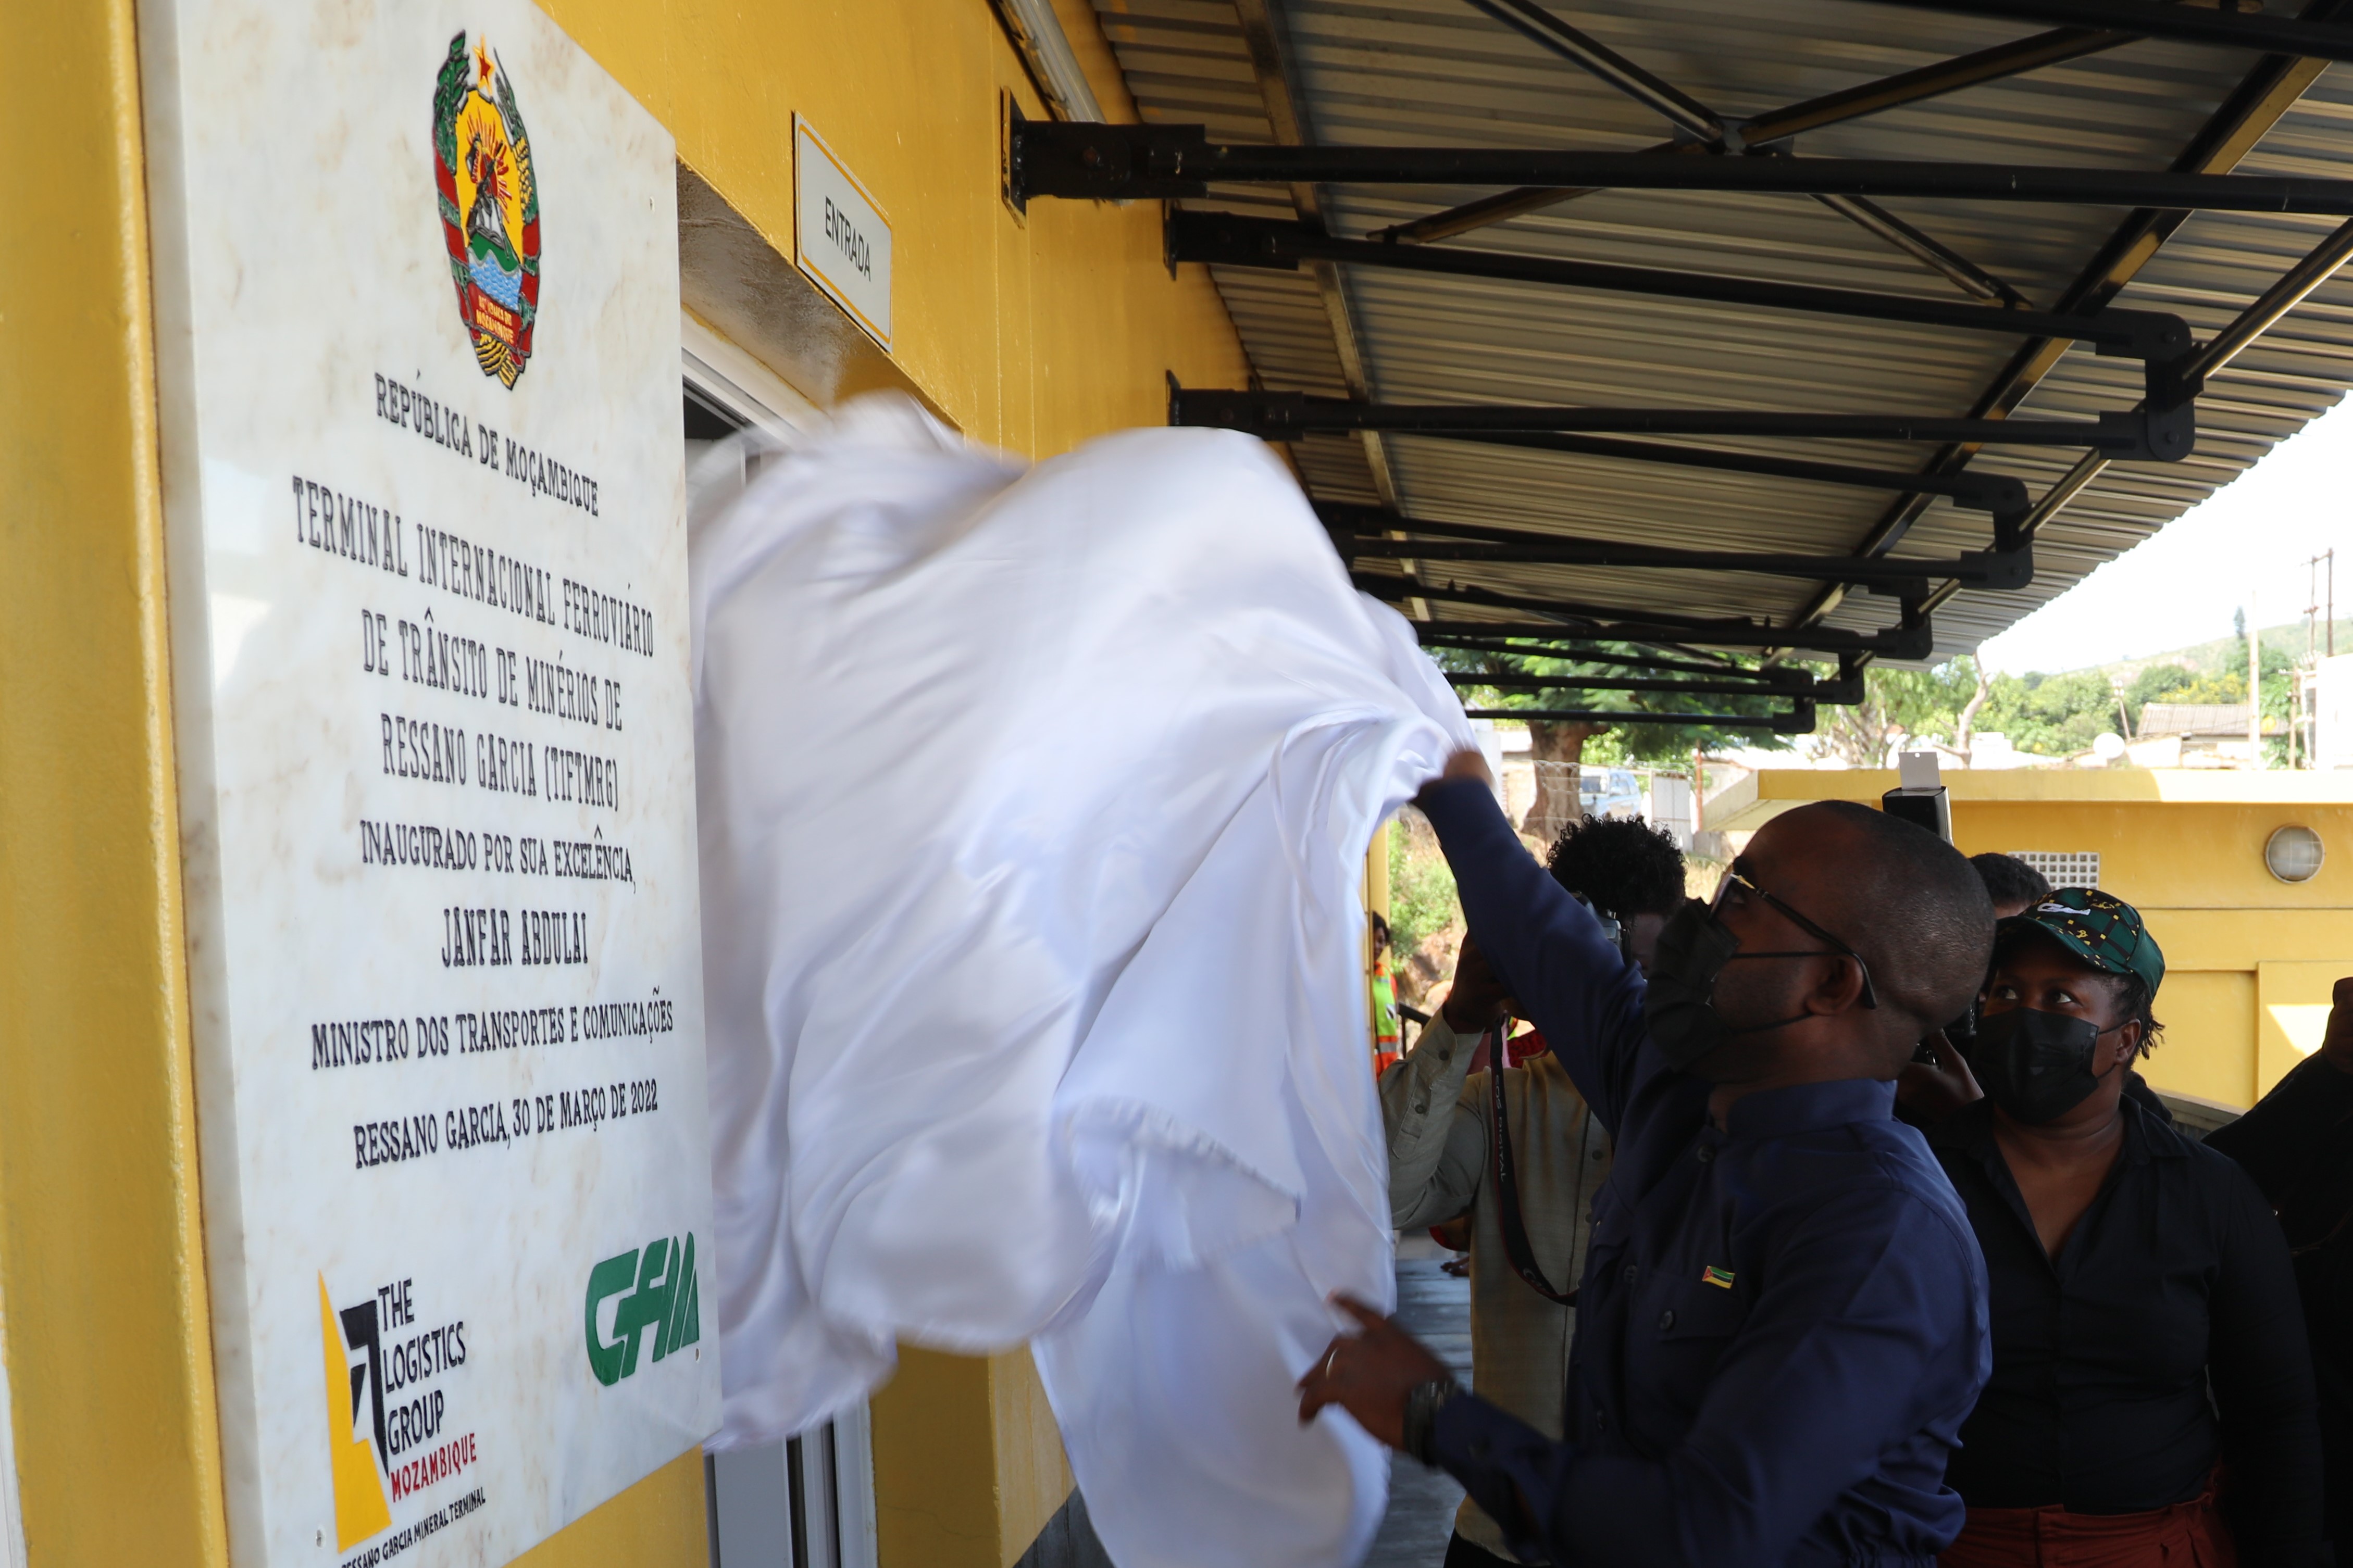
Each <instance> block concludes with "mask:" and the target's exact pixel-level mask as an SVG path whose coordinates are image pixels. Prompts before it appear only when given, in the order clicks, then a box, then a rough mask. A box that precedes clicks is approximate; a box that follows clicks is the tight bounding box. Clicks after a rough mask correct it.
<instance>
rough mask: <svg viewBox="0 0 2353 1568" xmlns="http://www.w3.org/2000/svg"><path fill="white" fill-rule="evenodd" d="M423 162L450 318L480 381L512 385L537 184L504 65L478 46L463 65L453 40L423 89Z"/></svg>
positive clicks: (531, 296) (530, 277)
mask: <svg viewBox="0 0 2353 1568" xmlns="http://www.w3.org/2000/svg"><path fill="white" fill-rule="evenodd" d="M433 159H434V164H435V168H434V171H433V174H434V182H435V184H438V186H439V187H440V192H441V232H442V236H443V237H444V238H446V239H447V240H448V243H449V278H450V281H452V282H454V283H455V284H457V286H458V319H459V321H463V322H465V324H466V330H467V331H469V332H470V333H472V334H473V338H474V358H475V359H476V360H477V361H478V362H480V364H481V367H482V374H484V375H495V376H497V377H498V378H499V380H500V382H501V383H502V384H505V385H507V386H512V385H513V384H515V378H516V377H518V376H520V375H522V367H523V366H524V364H525V363H528V362H529V361H530V359H531V330H532V326H533V322H535V321H537V320H538V319H539V182H538V181H537V180H536V179H534V178H533V175H532V171H531V138H530V137H529V136H527V135H525V134H524V132H523V128H522V113H521V111H520V110H517V109H516V108H515V98H514V87H513V84H512V83H511V82H510V81H509V80H508V79H507V72H506V68H505V66H503V65H501V63H499V61H498V59H497V58H496V57H494V56H493V55H492V54H491V48H490V45H489V44H488V42H487V41H486V42H483V43H480V44H477V45H476V46H475V47H474V49H473V51H472V54H471V57H470V58H469V55H468V52H467V49H466V35H465V34H463V33H459V35H458V36H457V37H454V38H452V39H450V40H449V58H448V59H446V60H444V61H442V62H441V75H440V78H439V79H438V80H437V81H436V82H435V83H434V86H433Z"/></svg>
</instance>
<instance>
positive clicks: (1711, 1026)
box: [1642, 863, 1879, 1070]
mask: <svg viewBox="0 0 2353 1568" xmlns="http://www.w3.org/2000/svg"><path fill="white" fill-rule="evenodd" d="M1728 893H1739V894H1742V895H1744V896H1747V897H1754V898H1757V899H1760V900H1763V901H1765V902H1766V903H1767V904H1770V905H1771V906H1772V907H1773V908H1775V909H1777V910H1780V911H1781V913H1782V914H1784V915H1786V916H1787V917H1788V919H1789V920H1790V921H1792V922H1793V923H1795V924H1796V925H1797V926H1798V927H1799V929H1800V930H1802V931H1806V932H1807V933H1808V934H1809V935H1811V936H1816V937H1819V938H1820V939H1821V940H1822V941H1823V942H1828V943H1829V944H1830V946H1829V948H1828V949H1827V950H1824V949H1820V948H1799V949H1775V950H1773V951H1771V952H1741V951H1740V939H1739V938H1738V937H1736V936H1735V935H1733V933H1732V931H1731V929H1730V928H1729V927H1727V926H1726V925H1725V923H1724V921H1722V920H1721V919H1719V918H1718V917H1717V915H1716V905H1715V904H1709V903H1704V902H1702V901H1701V900H1698V899H1688V900H1684V902H1683V908H1681V909H1679V910H1676V911H1675V912H1674V913H1673V914H1672V915H1670V916H1668V917H1667V923H1666V925H1665V926H1664V927H1663V928H1662V929H1661V931H1660V932H1659V950H1658V954H1657V956H1656V957H1655V958H1654V959H1652V961H1651V979H1650V988H1649V990H1648V991H1647V992H1646V993H1645V994H1644V996H1643V1000H1642V1018H1643V1022H1644V1023H1645V1024H1647V1025H1648V1026H1650V1031H1651V1044H1652V1045H1653V1046H1655V1047H1658V1051H1659V1054H1660V1055H1661V1056H1662V1057H1664V1058H1666V1060H1667V1065H1668V1066H1669V1067H1672V1068H1677V1069H1678V1070H1681V1069H1686V1068H1691V1067H1693V1066H1694V1065H1695V1064H1696V1063H1698V1062H1699V1061H1700V1060H1701V1059H1702V1058H1704V1057H1706V1056H1708V1055H1710V1054H1711V1053H1713V1052H1714V1051H1715V1049H1716V1048H1717V1047H1720V1046H1722V1045H1723V1044H1725V1042H1726V1041H1727V1040H1730V1039H1732V1038H1734V1037H1736V1036H1741V1035H1761V1034H1765V1033H1767V1032H1768V1031H1770V1030H1773V1029H1778V1028H1784V1027H1786V1026H1788V1025H1791V1024H1795V1023H1797V1022H1799V1020H1801V1019H1803V1018H1804V1017H1806V1016H1807V1015H1806V1014H1805V1013H1803V1012H1799V1013H1795V1014H1792V1015H1790V1016H1788V1017H1786V1018H1776V1019H1774V1020H1773V1021H1772V1022H1770V1023H1764V1024H1745V1025H1741V1026H1737V1027H1736V1026H1733V1025H1731V1024H1729V1023H1727V1022H1726V1021H1725V1017H1724V1016H1723V1015H1722V1014H1721V1013H1718V1012H1717V1011H1716V1010H1715V982H1716V977H1717V976H1718V975H1720V974H1722V973H1724V966H1725V964H1727V963H1732V962H1733V961H1734V960H1735V959H1741V958H1820V957H1822V956H1824V954H1825V951H1827V952H1829V953H1830V954H1832V955H1837V956H1842V957H1846V958H1851V959H1852V960H1853V961H1854V965H1855V967H1856V968H1857V969H1860V970H1862V998H1861V999H1862V1005H1864V1006H1866V1007H1876V1006H1877V1005H1879V998H1878V997H1877V995H1875V994H1873V990H1872V985H1871V970H1870V968H1869V966H1867V965H1866V964H1864V963H1863V962H1862V956H1861V955H1860V954H1858V953H1857V952H1855V951H1854V949H1852V948H1851V947H1849V946H1848V945H1847V944H1846V943H1845V942H1841V941H1840V940H1839V939H1838V938H1837V937H1834V936H1832V935H1831V933H1830V932H1828V931H1824V930H1823V929H1822V928H1821V927H1820V926H1818V925H1816V924H1815V923H1814V922H1813V921H1810V920H1808V919H1807V918H1806V917H1805V916H1803V915H1801V914H1799V912H1798V911H1797V910H1793V909H1791V908H1790V907H1789V906H1788V905H1787V904H1785V903H1783V902H1782V901H1781V900H1778V899H1777V898H1775V897H1774V896H1773V895H1772V894H1770V893H1768V892H1766V891H1765V890H1764V889H1762V888H1759V887H1757V885H1756V884H1755V883H1754V882H1751V881H1750V880H1749V879H1748V878H1747V876H1746V874H1745V873H1744V872H1743V870H1742V869H1741V868H1740V866H1739V865H1738V864H1737V863H1735V864H1734V866H1733V868H1732V869H1731V870H1729V871H1727V872H1726V873H1725V879H1724V886H1723V887H1722V888H1720V889H1718V890H1717V893H1716V900H1717V903H1719V904H1720V903H1721V902H1722V901H1723V900H1724V899H1725V895H1726V894H1728Z"/></svg>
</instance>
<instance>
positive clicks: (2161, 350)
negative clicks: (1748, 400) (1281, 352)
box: [1166, 208, 2190, 360]
mask: <svg viewBox="0 0 2353 1568" xmlns="http://www.w3.org/2000/svg"><path fill="white" fill-rule="evenodd" d="M1166 244H1167V252H1168V259H1169V260H1171V261H1201V262H1207V263H1209V264H1210V265H1212V266H1220V267H1258V268H1271V269H1273V270H1277V271H1285V272H1289V271H1296V270H1297V269H1298V268H1300V267H1302V266H1304V265H1306V264H1308V263H1310V262H1314V261H1340V262H1346V263H1347V264H1349V265H1351V266H1355V267H1387V268H1398V269H1401V270H1406V271H1413V272H1439V273H1446V274H1449V275H1451V276H1455V277H1463V278H1493V279H1501V280H1504V281H1506V282H1514V283H1546V284H1554V285H1557V286H1560V287H1563V288H1570V289H1602V290H1606V291H1609V292H1613V293H1621V294H1650V295H1656V296H1659V297H1661V298H1663V299H1670V300H1712V301H1715V302H1716V303H1720V304H1726V305H1758V306H1763V307H1765V308H1767V309H1769V310H1805V311H1810V312H1813V313H1817V314H1821V315H1832V316H1853V317H1859V318H1862V319H1863V320H1866V321H1905V322H1909V323H1912V324H1915V325H1918V326H1930V327H1957V328H1960V329H1963V330H1965V331H1986V332H2010V333H2013V334H2018V335H2022V336H2026V337H2040V336H2048V337H2063V338H2071V339H2073V340H2074V341H2076V342H2085V343H2090V344H2093V345H2094V347H2096V348H2097V349H2098V350H2099V351H2100V352H2101V353H2106V354H2117V355H2125V356H2128V357H2131V358H2135V359H2144V360H2155V359H2170V358H2174V357H2176V356H2179V355H2180V354H2184V353H2188V352H2189V347H2190V338H2189V323H2188V322H2187V321H2183V320H2182V319H2181V318H2180V317H2179V316H2176V315H2171V314H2168V313H2166V312H2163V311H2158V310H2113V309H2112V310H2103V311H2101V312H2099V313H2098V314H2097V315H2094V316H2063V315H2061V314H2059V313H2057V312H2056V311H2051V310H2003V309H2001V308H2000V307H1999V306H1994V305H1965V304H1962V303H1960V302H1958V301H1957V300H1926V299H1922V298H1919V297H1917V296H1915V295H1908V294H1877V293H1870V292H1867V291H1865V290H1862V289H1823V288H1816V287H1813V286H1810V285H1807V284H1799V283H1768V282H1763V281H1760V280H1757V279H1747V278H1712V277H1709V276H1707V275H1706V274H1704V273H1699V272H1668V271H1662V270H1659V269H1656V268H1647V267H1619V266H1614V265H1610V264H1607V263H1602V262H1592V261H1563V260H1555V259H1552V258H1547V257H1540V256H1512V255H1506V254H1502V253H1499V252H1495V251H1487V250H1460V249H1456V248H1454V247H1431V246H1419V245H1414V246H1408V245H1384V244H1382V243H1380V242H1379V241H1377V240H1369V239H1339V238H1335V237H1332V236H1330V235H1327V234H1325V233H1324V232H1323V231H1322V230H1320V229H1318V228H1315V227H1314V226H1309V225H1307V224H1301V223H1286V222H1284V221H1282V220H1281V219H1276V218H1253V217H1242V216H1237V215H1235V214H1232V213H1220V212H1187V211H1184V210H1181V209H1175V208H1172V209H1171V210H1170V211H1169V214H1168V220H1167V229H1166Z"/></svg>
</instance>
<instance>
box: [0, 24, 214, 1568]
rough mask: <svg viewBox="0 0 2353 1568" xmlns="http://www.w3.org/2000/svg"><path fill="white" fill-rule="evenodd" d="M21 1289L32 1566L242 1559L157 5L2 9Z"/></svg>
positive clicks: (2, 987)
mask: <svg viewBox="0 0 2353 1568" xmlns="http://www.w3.org/2000/svg"><path fill="white" fill-rule="evenodd" d="M0 58H5V59H10V60H14V61H16V62H18V64H19V65H20V66H21V67H22V68H23V69H22V70H21V72H20V73H19V74H20V76H21V79H20V80H19V81H17V83H16V86H15V88H14V89H12V90H11V91H9V92H8V93H7V94H5V97H0V145H5V146H6V147H8V148H9V149H11V155H10V156H9V157H8V158H7V159H6V160H5V169H6V174H5V175H4V176H0V181H4V182H5V183H0V205H5V210H6V212H7V214H8V221H7V222H6V223H5V225H0V429H5V431H6V432H7V434H6V437H5V438H0V996H5V997H6V998H7V1005H5V1007H0V1300H5V1301H6V1303H7V1310H8V1320H7V1336H8V1337H7V1345H6V1347H5V1348H6V1353H7V1355H8V1374H9V1376H8V1385H9V1391H10V1394H11V1396H12V1405H13V1406H14V1408H13V1410H12V1411H11V1415H13V1417H14V1421H15V1428H14V1430H15V1434H16V1465H17V1474H18V1479H19V1482H20V1495H21V1503H22V1509H23V1514H24V1525H25V1543H26V1551H27V1552H28V1553H29V1554H30V1556H31V1560H32V1563H33V1564H34V1568H52V1565H63V1564H89V1565H90V1568H100V1565H102V1564H114V1563H155V1564H183V1563H185V1564H199V1563H201V1564H206V1565H216V1564H224V1563H227V1556H228V1546H227V1526H226V1521H225V1519H224V1515H223V1510H222V1505H221V1468H220V1448H219V1438H218V1433H217V1429H216V1422H215V1418H214V1398H213V1381H212V1343H211V1324H210V1316H209V1307H208V1304H207V1301H206V1292H205V1277H204V1268H203V1229H202V1226H201V1224H200V1220H199V1216H198V1211H197V1194H196V1159H195V1100H194V1095H193V1090H192V1087H191V1060H190V1055H189V1032H188V996H187V985H186V976H185V966H184V963H183V955H182V942H183V932H182V927H181V900H180V881H179V875H180V853H179V839H178V833H177V824H178V816H177V807H176V805H175V799H174V780H173V767H174V763H173V755H172V727H171V680H170V668H169V664H168V656H167V650H166V640H165V632H164V613H165V606H164V562H163V528H162V507H161V497H160V491H159V488H158V474H157V467H158V465H157V449H156V435H155V397H154V380H153V324H152V314H151V310H150V289H149V280H148V273H147V224H146V208H145V192H144V170H143V163H142V137H141V132H140V118H139V113H140V111H139V71H138V53H137V40H136V36H135V31H134V26H133V17H132V5H131V0H82V3H80V4H74V5H0Z"/></svg>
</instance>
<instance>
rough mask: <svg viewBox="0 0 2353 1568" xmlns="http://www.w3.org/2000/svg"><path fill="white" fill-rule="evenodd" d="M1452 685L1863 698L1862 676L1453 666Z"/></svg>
mask: <svg viewBox="0 0 2353 1568" xmlns="http://www.w3.org/2000/svg"><path fill="white" fill-rule="evenodd" d="M1446 679H1447V681H1448V683H1449V684H1451V685H1454V686H1460V687H1472V688H1486V689H1491V690H1495V691H1635V692H1642V691H1665V692H1682V693H1683V694H1685V695H1687V696H1692V697H1796V698H1800V699H1803V700H1806V701H1808V702H1831V703H1852V702H1860V701H1862V695H1863V694H1862V677H1861V676H1860V675H1858V676H1857V677H1856V678H1855V679H1853V680H1852V681H1851V682H1842V681H1836V680H1809V681H1807V682H1805V683H1803V684H1801V685H1796V686H1790V687H1782V688H1775V687H1758V686H1749V685H1742V684H1740V683H1739V682H1737V681H1723V680H1641V679H1632V680H1630V679H1624V678H1622V677H1619V676H1581V675H1479V674H1473V673H1471V672H1468V671H1462V670H1450V671H1448V672H1447V676H1446Z"/></svg>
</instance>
